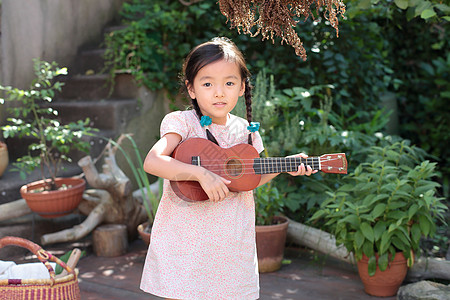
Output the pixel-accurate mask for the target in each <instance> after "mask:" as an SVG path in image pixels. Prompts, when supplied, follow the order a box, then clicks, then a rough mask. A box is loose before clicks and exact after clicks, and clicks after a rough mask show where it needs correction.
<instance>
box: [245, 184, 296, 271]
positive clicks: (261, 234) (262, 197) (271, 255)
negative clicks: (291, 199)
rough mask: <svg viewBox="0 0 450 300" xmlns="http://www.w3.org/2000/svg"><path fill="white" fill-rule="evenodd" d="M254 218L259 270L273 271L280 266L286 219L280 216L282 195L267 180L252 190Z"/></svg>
mask: <svg viewBox="0 0 450 300" xmlns="http://www.w3.org/2000/svg"><path fill="white" fill-rule="evenodd" d="M254 198H255V218H256V227H255V229H256V251H257V254H258V269H259V272H261V273H265V272H273V271H276V270H279V269H280V268H281V263H282V261H283V253H284V247H285V243H286V233H287V228H288V225H289V223H288V219H287V218H285V217H283V216H281V215H280V212H281V211H282V209H283V207H284V202H283V199H282V195H281V194H280V193H279V191H278V189H277V188H276V187H275V186H273V185H272V182H269V183H267V184H265V185H262V186H260V187H257V188H256V189H255V190H254Z"/></svg>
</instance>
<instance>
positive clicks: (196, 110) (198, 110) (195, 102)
mask: <svg viewBox="0 0 450 300" xmlns="http://www.w3.org/2000/svg"><path fill="white" fill-rule="evenodd" d="M191 102H192V106H193V107H194V110H195V113H196V114H197V117H198V118H199V119H201V118H202V116H203V114H202V111H201V110H200V107H199V106H198V102H197V99H191ZM206 136H207V138H208V140H210V141H211V142H213V143H215V144H216V145H217V146H219V143H218V142H217V140H216V138H215V137H214V135H213V134H212V133H211V132H210V131H209V129H206Z"/></svg>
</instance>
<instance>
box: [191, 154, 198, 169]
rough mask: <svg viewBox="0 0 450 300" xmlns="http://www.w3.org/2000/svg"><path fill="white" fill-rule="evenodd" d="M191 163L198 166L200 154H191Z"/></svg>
mask: <svg viewBox="0 0 450 300" xmlns="http://www.w3.org/2000/svg"><path fill="white" fill-rule="evenodd" d="M191 164H193V165H194V166H199V167H200V156H192V158H191Z"/></svg>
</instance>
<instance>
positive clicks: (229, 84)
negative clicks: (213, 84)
mask: <svg viewBox="0 0 450 300" xmlns="http://www.w3.org/2000/svg"><path fill="white" fill-rule="evenodd" d="M226 84H227V86H233V85H234V82H231V81H229V82H227V83H226Z"/></svg>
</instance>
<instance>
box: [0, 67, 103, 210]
mask: <svg viewBox="0 0 450 300" xmlns="http://www.w3.org/2000/svg"><path fill="white" fill-rule="evenodd" d="M34 73H35V74H36V78H35V79H34V80H33V81H32V83H31V86H30V88H29V89H28V90H21V89H18V88H13V87H11V86H1V85H0V90H2V91H4V93H5V95H6V98H5V99H4V100H7V101H12V102H14V104H13V105H12V106H11V107H10V108H8V112H9V113H10V114H11V115H12V117H10V118H8V119H7V121H8V124H7V125H5V126H2V129H3V137H4V138H6V139H7V138H12V137H18V138H25V137H29V138H31V139H30V140H31V141H32V142H31V144H30V145H29V146H28V154H26V155H25V156H23V157H21V158H18V159H17V161H16V162H14V163H13V165H14V168H13V169H12V170H13V171H19V172H20V175H21V177H22V178H23V179H25V178H26V175H27V174H29V173H30V172H32V171H33V170H34V169H36V168H38V167H39V168H40V170H41V176H42V180H40V181H37V182H33V183H30V184H27V185H24V186H22V187H21V189H20V193H21V195H22V197H23V198H24V199H25V200H26V201H27V204H28V205H29V206H30V209H31V210H33V211H35V212H37V213H38V214H39V215H41V216H43V217H56V216H61V215H65V214H68V213H70V212H71V211H72V210H73V209H75V208H76V207H77V206H78V204H79V202H80V201H81V197H82V193H83V191H84V188H85V181H84V180H83V179H80V178H58V177H57V176H58V173H59V171H60V170H61V168H62V162H63V161H68V162H71V159H70V157H69V153H70V152H71V151H73V150H79V151H82V152H85V153H87V152H89V142H88V141H85V140H83V139H82V137H83V136H85V135H90V134H91V132H92V131H94V129H93V128H90V127H88V124H89V119H86V120H84V121H78V122H72V123H69V124H65V125H63V124H61V123H60V122H59V121H58V120H57V119H56V117H57V116H58V112H57V111H56V110H55V109H53V108H52V107H51V105H49V104H50V103H51V102H52V100H53V97H54V95H55V93H56V92H58V91H61V87H62V86H63V83H61V82H59V81H57V80H54V79H55V77H56V76H59V75H66V74H67V69H66V68H59V67H58V66H57V65H56V63H55V62H53V63H48V62H44V61H40V60H39V59H35V60H34ZM2 100H3V99H2ZM2 102H4V101H2ZM64 195H67V196H68V197H69V198H68V199H67V200H61V196H62V197H65V196H64Z"/></svg>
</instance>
